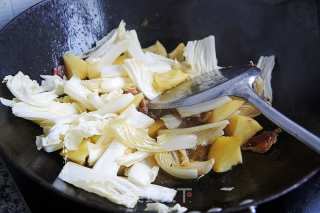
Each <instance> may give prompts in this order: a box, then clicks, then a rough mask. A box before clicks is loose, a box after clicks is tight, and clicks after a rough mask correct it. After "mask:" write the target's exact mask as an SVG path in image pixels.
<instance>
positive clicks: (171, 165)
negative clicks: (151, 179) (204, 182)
mask: <svg viewBox="0 0 320 213" xmlns="http://www.w3.org/2000/svg"><path fill="white" fill-rule="evenodd" d="M155 159H156V161H157V163H158V165H159V166H160V168H161V169H163V170H164V171H166V172H167V173H168V174H170V175H172V176H174V177H178V178H181V179H196V178H198V177H200V176H202V175H205V174H207V173H208V172H209V171H210V170H211V168H212V166H213V163H214V160H208V161H203V162H200V161H198V162H197V161H195V162H192V163H190V166H186V167H184V166H181V165H180V162H177V161H176V160H175V159H174V157H173V155H172V153H170V152H160V153H156V154H155Z"/></svg>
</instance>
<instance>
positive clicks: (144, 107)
mask: <svg viewBox="0 0 320 213" xmlns="http://www.w3.org/2000/svg"><path fill="white" fill-rule="evenodd" d="M138 111H139V112H142V113H144V114H146V115H148V112H149V101H148V100H147V99H145V98H144V99H142V101H141V102H140V104H139V107H138Z"/></svg>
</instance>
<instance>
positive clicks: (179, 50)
mask: <svg viewBox="0 0 320 213" xmlns="http://www.w3.org/2000/svg"><path fill="white" fill-rule="evenodd" d="M185 47H186V46H185V45H184V43H180V44H178V46H177V47H176V48H175V49H174V50H172V51H171V52H170V53H169V58H171V59H176V60H178V61H183V60H184V56H183V51H184V48H185Z"/></svg>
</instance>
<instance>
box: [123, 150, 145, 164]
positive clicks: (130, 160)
mask: <svg viewBox="0 0 320 213" xmlns="http://www.w3.org/2000/svg"><path fill="white" fill-rule="evenodd" d="M150 155H151V153H149V152H142V151H136V152H134V153H130V154H127V155H124V156H122V157H120V158H118V159H117V162H118V164H120V165H121V166H126V167H130V166H132V165H133V164H135V163H137V162H139V161H142V160H144V159H146V158H147V157H149V156H150Z"/></svg>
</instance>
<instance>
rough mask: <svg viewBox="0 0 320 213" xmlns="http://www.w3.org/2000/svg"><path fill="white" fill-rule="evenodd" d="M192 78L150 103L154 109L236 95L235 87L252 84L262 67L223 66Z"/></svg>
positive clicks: (193, 103)
mask: <svg viewBox="0 0 320 213" xmlns="http://www.w3.org/2000/svg"><path fill="white" fill-rule="evenodd" d="M219 71H220V73H219V74H217V72H208V73H206V74H202V75H201V76H198V77H194V78H190V79H189V80H187V81H185V82H183V83H182V84H180V85H179V86H177V87H175V88H173V89H171V90H168V91H166V92H165V93H164V94H162V95H160V96H159V97H157V98H156V99H154V100H152V101H151V103H150V108H152V109H170V108H177V107H183V106H192V105H195V104H198V103H203V102H206V101H209V100H212V99H214V98H218V97H221V96H225V95H235V96H237V94H235V93H236V92H235V91H236V90H235V87H241V86H242V85H249V86H252V83H253V82H254V80H255V78H256V77H257V76H258V75H259V73H260V69H259V68H257V67H255V66H250V65H247V66H241V67H236V68H235V67H232V68H223V69H220V70H219Z"/></svg>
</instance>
